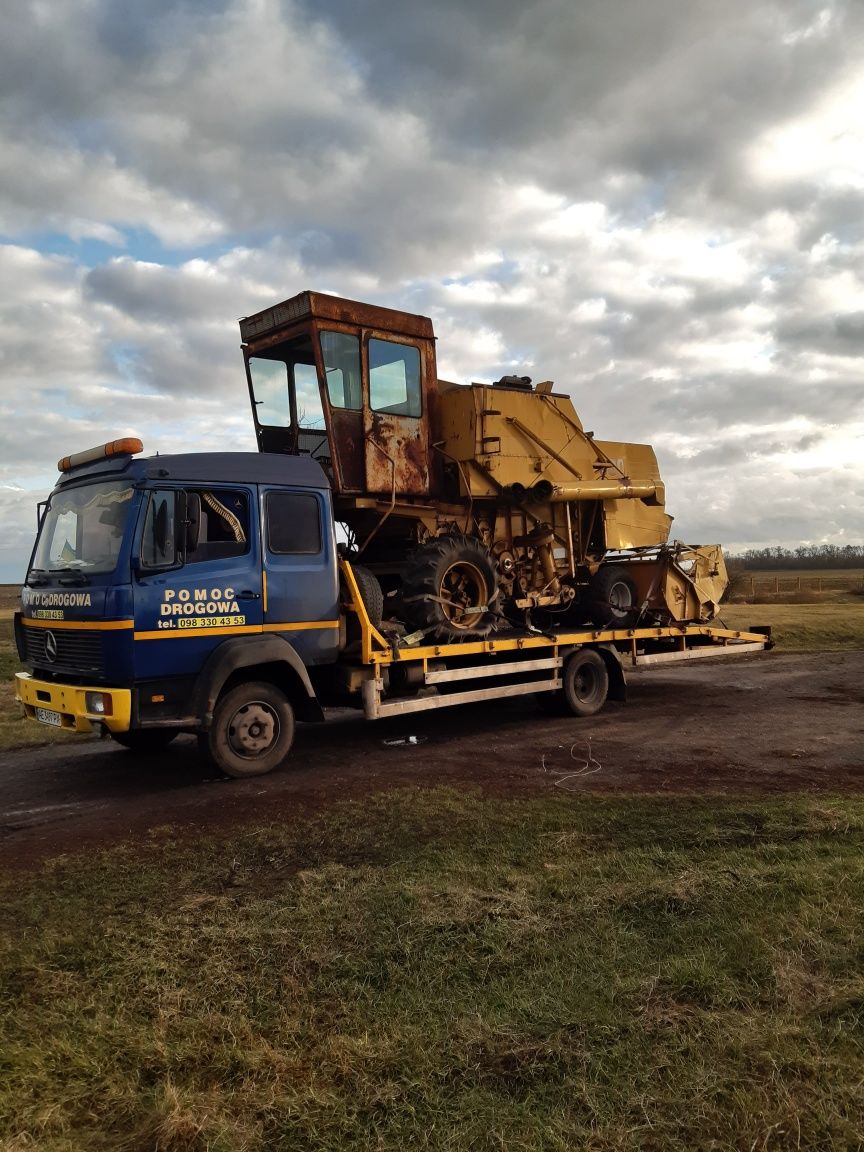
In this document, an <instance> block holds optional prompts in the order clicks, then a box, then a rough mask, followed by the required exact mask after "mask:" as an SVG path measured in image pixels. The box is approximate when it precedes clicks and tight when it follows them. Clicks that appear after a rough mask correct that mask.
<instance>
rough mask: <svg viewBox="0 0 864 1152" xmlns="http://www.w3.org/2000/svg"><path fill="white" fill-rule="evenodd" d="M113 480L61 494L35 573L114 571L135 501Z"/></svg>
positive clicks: (43, 534) (54, 501) (49, 514)
mask: <svg viewBox="0 0 864 1152" xmlns="http://www.w3.org/2000/svg"><path fill="white" fill-rule="evenodd" d="M132 491H133V490H132V488H131V486H130V485H129V484H126V483H123V482H119V481H112V482H110V483H103V484H86V485H82V486H81V487H80V488H67V489H65V490H64V491H62V492H56V493H55V494H54V495H53V496H52V497H51V501H50V503H49V505H48V509H47V511H46V513H45V516H44V518H43V520H42V526H41V528H40V529H39V539H38V541H37V542H36V552H35V553H34V556H33V565H32V567H31V569H30V572H31V573H32V572H65V571H70V570H71V571H74V572H79V571H80V572H86V573H88V574H89V573H95V572H113V571H114V569H115V567H116V566H117V557H118V555H119V554H120V545H121V543H122V542H123V532H124V529H125V527H126V518H127V515H128V512H129V507H130V501H131V499H132Z"/></svg>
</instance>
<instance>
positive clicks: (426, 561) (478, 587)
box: [402, 536, 498, 643]
mask: <svg viewBox="0 0 864 1152" xmlns="http://www.w3.org/2000/svg"><path fill="white" fill-rule="evenodd" d="M497 596H498V577H497V575H496V572H495V562H494V561H493V559H492V557H491V556H490V554H489V552H487V550H486V549H485V548H484V547H483V545H482V544H480V543H479V542H478V541H477V540H472V539H471V537H470V536H439V537H438V538H437V539H436V540H432V541H430V542H429V543H428V544H424V545H423V547H422V548H419V549H418V550H417V552H416V553H415V555H414V557H413V558H412V559H411V561H410V562H409V564H408V566H407V568H406V570H405V574H404V576H403V580H402V603H403V605H404V612H405V616H406V623H407V624H408V625H409V626H410V627H411V628H416V629H418V630H421V631H423V632H426V633H427V635H428V636H429V638H430V639H435V640H441V641H444V642H445V643H453V642H454V641H455V642H457V643H458V641H460V640H472V639H475V638H476V637H478V636H486V635H488V633H489V632H490V631H491V630H492V628H493V627H494V625H495V614H494V611H493V610H492V605H493V604H494V602H495V600H496V599H497Z"/></svg>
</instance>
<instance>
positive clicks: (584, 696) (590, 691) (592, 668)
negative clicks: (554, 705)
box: [561, 648, 609, 716]
mask: <svg viewBox="0 0 864 1152" xmlns="http://www.w3.org/2000/svg"><path fill="white" fill-rule="evenodd" d="M608 694H609V673H608V672H607V671H606V661H605V660H604V659H603V657H602V656H601V655H600V653H599V652H595V651H594V649H593V648H581V649H578V650H577V651H576V652H574V653H573V654H572V655H571V656H570V657H568V659H567V663H566V664H565V665H564V675H563V677H562V686H561V696H562V699H563V703H564V704H565V706H566V709H567V711H568V712H570V713H571V714H572V715H573V716H593V715H594V714H595V713H597V712H599V711H600V709H601V708H602V707H603V705H604V704H605V703H606V697H607V695H608Z"/></svg>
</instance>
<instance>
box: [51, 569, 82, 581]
mask: <svg viewBox="0 0 864 1152" xmlns="http://www.w3.org/2000/svg"><path fill="white" fill-rule="evenodd" d="M51 572H52V573H54V572H68V573H69V575H68V576H67V577H66V579H65V580H64V579H63V577H62V576H60V577H58V580H57V583H58V584H89V583H90V577H89V576H85V575H84V573H83V572H82V571H81V570H80V569H79V568H52V569H51Z"/></svg>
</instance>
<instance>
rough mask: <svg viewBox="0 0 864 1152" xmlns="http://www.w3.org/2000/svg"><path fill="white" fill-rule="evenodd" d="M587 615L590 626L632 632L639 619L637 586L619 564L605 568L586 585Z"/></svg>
mask: <svg viewBox="0 0 864 1152" xmlns="http://www.w3.org/2000/svg"><path fill="white" fill-rule="evenodd" d="M585 600H586V601H587V603H586V607H587V615H588V618H589V620H590V621H591V623H592V624H601V625H604V626H608V627H610V628H632V627H633V625H634V624H635V623H636V620H637V619H638V616H639V599H638V594H637V592H636V585H635V584H634V583H633V581H632V580H631V579H630V575H629V573H628V572H627V569H626V568H625V567H624V566H623V565H622V564H604V565H603V567H602V568H598V570H597V572H596V573H595V574H594V576H593V578H592V580H591V583H590V584H589V585H588V593H587V596H586V598H585Z"/></svg>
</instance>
